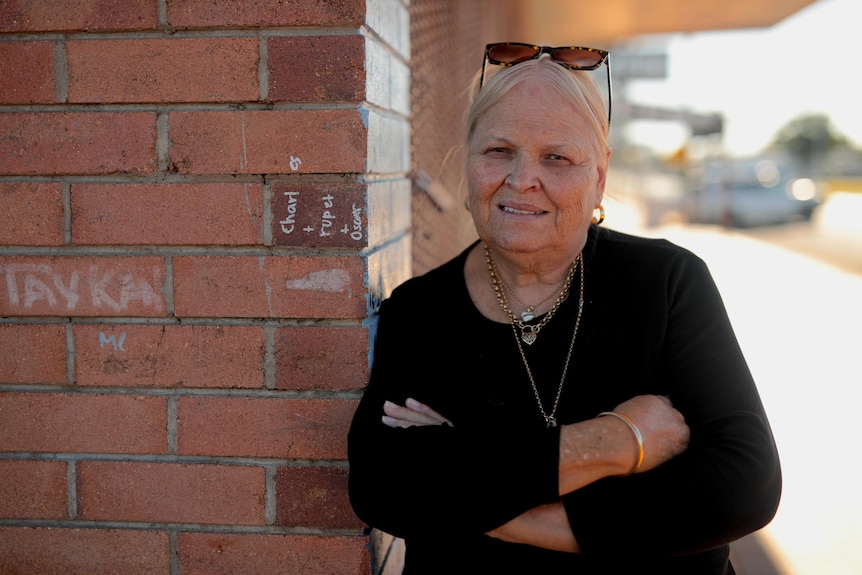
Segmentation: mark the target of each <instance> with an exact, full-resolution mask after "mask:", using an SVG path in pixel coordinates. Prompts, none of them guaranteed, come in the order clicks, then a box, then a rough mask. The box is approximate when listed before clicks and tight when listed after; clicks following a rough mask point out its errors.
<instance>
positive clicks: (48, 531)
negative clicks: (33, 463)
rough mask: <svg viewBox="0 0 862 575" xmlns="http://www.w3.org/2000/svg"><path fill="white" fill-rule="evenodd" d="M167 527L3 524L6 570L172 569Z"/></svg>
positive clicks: (47, 574) (66, 574)
mask: <svg viewBox="0 0 862 575" xmlns="http://www.w3.org/2000/svg"><path fill="white" fill-rule="evenodd" d="M169 572H170V544H169V540H168V534H167V532H164V531H142V530H135V529H131V530H119V529H58V528H49V527H0V573H4V574H9V575H13V574H14V575H70V574H83V573H86V574H87V575H112V574H116V573H128V574H132V573H169Z"/></svg>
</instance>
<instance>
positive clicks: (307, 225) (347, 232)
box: [278, 190, 365, 245]
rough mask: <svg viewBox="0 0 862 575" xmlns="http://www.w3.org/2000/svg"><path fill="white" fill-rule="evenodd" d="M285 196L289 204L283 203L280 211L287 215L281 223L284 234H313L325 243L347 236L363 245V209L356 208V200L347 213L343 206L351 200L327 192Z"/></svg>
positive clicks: (292, 191) (301, 192) (291, 192)
mask: <svg viewBox="0 0 862 575" xmlns="http://www.w3.org/2000/svg"><path fill="white" fill-rule="evenodd" d="M282 194H283V196H284V198H285V200H286V202H281V203H280V204H279V206H280V207H279V208H278V209H279V210H280V211H281V212H282V213H284V214H285V215H284V217H283V218H281V219H279V221H278V224H279V226H280V227H281V232H282V233H283V234H284V235H291V234H294V233H296V232H302V235H306V234H307V235H314V236H317V238H323V239H324V240H325V239H327V238H328V239H335V240H336V241H337V242H338V241H340V240H338V239H337V238H336V236H339V235H344V236H347V237H348V238H350V240H351V241H354V242H361V241H362V240H363V238H364V237H365V232H364V228H363V219H362V209H363V208H362V206H361V205H360V206H357V203H356V202H355V201H354V202H352V204H351V207H350V208H349V210H348V209H344V208H343V207H341V204H346V203H347V202H348V201H349V200H345V199H343V198H340V197H339V196H338V195H337V194H334V193H332V192H328V191H327V192H325V193H324V194H323V195H317V194H314V193H313V192H308V191H301V190H290V191H286V192H282ZM285 212H286V213H285ZM342 245H343V244H342Z"/></svg>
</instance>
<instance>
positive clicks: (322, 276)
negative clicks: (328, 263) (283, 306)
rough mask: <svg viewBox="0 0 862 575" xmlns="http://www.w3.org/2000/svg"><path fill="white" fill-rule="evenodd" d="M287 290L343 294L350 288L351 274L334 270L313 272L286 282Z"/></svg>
mask: <svg viewBox="0 0 862 575" xmlns="http://www.w3.org/2000/svg"><path fill="white" fill-rule="evenodd" d="M285 287H286V288H287V289H296V290H315V291H326V292H343V291H346V290H347V289H348V288H349V287H350V274H349V273H347V272H346V271H345V270H340V269H332V270H321V271H317V272H312V273H310V274H308V275H307V276H305V277H302V278H299V279H295V280H288V281H287V282H285Z"/></svg>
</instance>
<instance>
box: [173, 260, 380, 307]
mask: <svg viewBox="0 0 862 575" xmlns="http://www.w3.org/2000/svg"><path fill="white" fill-rule="evenodd" d="M364 281H365V260H364V259H363V258H361V257H326V256H316V257H290V256H282V257H247V256H237V257H216V256H212V257H197V256H187V257H177V258H174V306H175V313H176V314H177V315H178V316H191V317H295V318H355V319H361V318H364V317H366V316H367V308H366V301H365V288H364Z"/></svg>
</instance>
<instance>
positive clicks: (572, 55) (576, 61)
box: [554, 48, 604, 70]
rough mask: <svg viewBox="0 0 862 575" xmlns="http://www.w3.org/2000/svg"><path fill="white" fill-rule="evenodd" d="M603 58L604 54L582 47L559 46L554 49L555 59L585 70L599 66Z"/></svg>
mask: <svg viewBox="0 0 862 575" xmlns="http://www.w3.org/2000/svg"><path fill="white" fill-rule="evenodd" d="M603 59H604V56H602V55H601V54H600V53H598V52H591V51H589V50H583V49H580V48H557V49H556V50H554V60H557V61H558V62H565V63H566V64H572V65H573V66H577V67H578V68H583V69H585V70H589V69H591V68H597V67H598V66H599V65H600V64H601V63H602V60H603Z"/></svg>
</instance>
